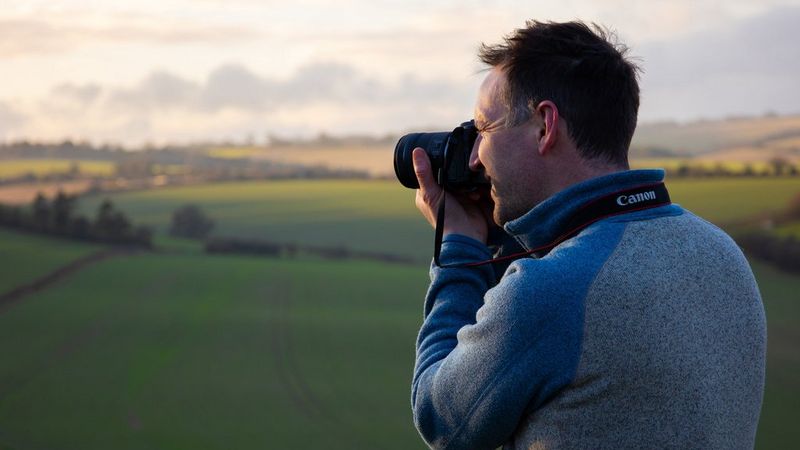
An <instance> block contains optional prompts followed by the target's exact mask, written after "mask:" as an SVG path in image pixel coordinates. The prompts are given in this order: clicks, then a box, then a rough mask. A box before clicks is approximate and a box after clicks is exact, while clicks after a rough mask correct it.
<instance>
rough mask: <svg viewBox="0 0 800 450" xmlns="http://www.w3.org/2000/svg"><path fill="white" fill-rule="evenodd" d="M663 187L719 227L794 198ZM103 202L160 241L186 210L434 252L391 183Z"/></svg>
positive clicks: (697, 186)
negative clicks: (198, 209) (198, 208)
mask: <svg viewBox="0 0 800 450" xmlns="http://www.w3.org/2000/svg"><path fill="white" fill-rule="evenodd" d="M667 186H668V187H669V189H670V193H671V196H672V199H673V201H675V202H677V203H680V204H681V205H682V206H684V207H685V208H687V209H689V210H691V211H693V212H695V213H697V214H699V215H701V216H702V217H704V218H706V219H708V220H710V221H712V222H715V223H718V224H725V223H727V222H729V221H733V220H736V219H740V218H742V217H749V216H751V215H753V214H756V213H759V212H762V211H775V210H781V209H783V208H785V207H786V205H787V204H788V202H789V200H790V199H791V198H792V197H793V196H795V195H800V178H757V179H740V178H735V179H702V180H692V179H676V180H668V184H667ZM110 197H111V198H112V200H113V201H114V204H115V205H116V206H118V207H119V208H120V209H121V210H123V211H125V212H126V213H128V214H129V215H130V216H131V217H134V218H136V220H137V222H141V223H144V224H148V225H152V226H154V227H155V228H156V229H157V231H158V232H159V233H161V234H163V233H165V232H166V229H167V227H168V225H169V222H170V218H171V214H172V212H173V211H175V210H176V209H177V208H178V207H180V206H182V205H184V204H188V203H193V204H197V205H199V206H201V207H202V208H203V210H204V211H205V212H206V213H207V214H208V215H209V216H211V218H212V219H214V220H215V221H216V223H217V227H216V229H215V230H214V234H216V235H225V236H237V237H250V238H259V239H266V240H272V241H276V242H295V243H298V244H307V245H329V246H345V247H348V248H351V249H354V250H371V251H384V252H387V253H395V254H399V255H405V256H411V257H414V258H416V259H417V260H418V261H421V262H424V261H428V260H429V258H430V255H431V247H432V245H433V234H432V233H431V228H430V226H429V225H428V224H427V222H425V221H424V220H423V219H422V218H421V216H420V215H419V214H418V213H417V211H416V209H415V207H414V192H413V191H412V190H410V189H405V188H403V187H402V186H400V184H399V183H397V182H394V181H300V180H298V181H272V182H270V181H264V182H236V183H223V184H213V185H205V186H189V187H176V188H167V189H160V190H151V191H141V192H128V193H120V194H114V195H111V196H110ZM103 198H105V197H104V196H94V197H88V198H84V199H83V200H82V201H81V205H80V207H81V209H82V210H83V211H84V212H85V213H87V214H94V212H95V210H96V209H97V206H98V205H99V204H100V202H101V201H102V199H103Z"/></svg>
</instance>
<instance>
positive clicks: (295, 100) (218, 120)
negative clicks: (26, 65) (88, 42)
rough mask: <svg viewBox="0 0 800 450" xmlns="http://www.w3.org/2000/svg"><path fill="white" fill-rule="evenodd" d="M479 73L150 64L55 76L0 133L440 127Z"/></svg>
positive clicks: (185, 136) (54, 135)
mask: <svg viewBox="0 0 800 450" xmlns="http://www.w3.org/2000/svg"><path fill="white" fill-rule="evenodd" d="M479 82H480V80H479V77H472V78H468V77H464V79H462V80H452V79H448V78H444V77H438V78H422V77H421V76H419V75H416V74H412V73H410V72H406V73H404V74H400V75H398V76H397V77H395V78H394V79H382V78H379V77H377V76H374V75H371V74H369V73H366V72H364V71H362V70H359V69H357V68H355V67H353V66H351V65H347V64H342V63H334V62H321V63H316V64H311V65H306V66H303V67H300V68H299V69H298V70H296V71H295V72H294V73H292V74H291V75H289V76H286V77H274V76H267V75H263V74H259V73H257V72H255V71H253V70H251V69H250V68H248V67H246V66H244V65H240V64H226V65H222V66H219V67H217V68H216V69H214V70H211V71H210V72H209V73H208V75H207V76H206V77H205V78H204V79H203V80H201V81H196V80H190V79H187V78H184V77H181V76H179V75H175V74H173V73H170V72H167V71H156V72H152V73H150V74H149V75H147V76H145V77H144V78H142V79H141V80H140V81H139V82H136V83H133V84H131V85H127V86H114V85H109V84H98V83H87V84H73V83H62V84H59V85H57V86H55V87H54V88H52V89H51V90H50V92H49V93H48V94H47V95H46V96H45V97H44V98H41V99H39V100H38V102H32V103H29V104H28V105H27V109H25V113H26V114H27V116H28V117H30V120H29V121H25V122H22V121H19V120H17V121H15V122H14V124H13V126H11V128H9V130H10V131H13V134H5V136H16V137H27V138H32V139H64V138H71V139H88V140H92V141H95V142H106V141H114V142H123V143H126V144H130V145H139V144H141V143H143V142H156V143H165V142H189V141H197V140H207V139H230V138H234V139H236V138H242V137H244V136H248V135H254V136H266V135H268V134H278V135H281V136H306V137H308V136H312V135H315V134H316V133H318V132H320V131H326V132H329V133H333V134H340V135H341V134H349V133H369V134H384V133H387V132H397V131H399V130H403V129H418V128H425V129H431V128H432V127H436V128H437V129H439V128H441V129H448V128H452V127H454V126H455V125H457V124H458V123H460V122H462V121H463V120H465V119H468V118H469V117H470V115H471V113H470V111H471V110H472V105H473V101H474V96H475V92H476V90H477V85H478V83H479ZM0 113H2V109H0ZM0 117H2V116H0Z"/></svg>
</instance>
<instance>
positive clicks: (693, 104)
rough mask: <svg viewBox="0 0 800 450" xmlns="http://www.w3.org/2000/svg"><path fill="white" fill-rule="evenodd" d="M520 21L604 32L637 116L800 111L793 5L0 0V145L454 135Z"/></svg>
mask: <svg viewBox="0 0 800 450" xmlns="http://www.w3.org/2000/svg"><path fill="white" fill-rule="evenodd" d="M528 19H535V20H542V21H547V20H553V21H565V20H573V19H579V20H584V21H586V22H597V23H600V24H602V25H604V26H606V27H608V28H610V29H612V30H614V31H615V32H616V34H617V36H618V38H619V40H620V41H621V42H622V43H624V44H625V45H627V46H628V47H629V48H630V53H629V55H630V56H631V57H632V58H634V61H635V62H636V63H637V65H639V66H640V67H641V68H642V69H643V72H642V74H641V78H640V85H641V91H642V98H641V107H640V111H639V122H640V123H643V122H653V121H679V122H687V121H692V120H698V119H716V118H725V117H731V116H757V115H763V114H765V113H778V114H795V113H800V89H798V81H797V80H800V46H798V45H797V44H796V43H797V42H800V26H798V25H800V0H728V1H724V2H723V1H709V0H669V1H662V0H651V1H648V2H642V1H627V0H625V1H623V0H562V1H560V2H542V1H535V0H527V1H512V0H508V1H500V0H482V1H472V0H460V1H451V0H442V1H436V2H434V1H430V0H428V1H421V0H403V1H399V0H370V1H366V0H338V1H335V2H334V1H323V0H295V1H292V2H286V1H273V0H224V1H223V0H136V1H113V2H110V1H107V0H105V1H99V0H66V1H53V0H48V1H40V0H26V1H17V0H3V3H2V8H0V74H2V77H3V79H4V82H2V83H0V141H9V140H16V139H30V140H39V141H41V140H61V139H73V140H89V141H91V142H94V143H98V144H102V143H115V144H124V145H129V146H137V145H142V144H145V143H152V144H163V143H188V142H196V141H205V140H216V141H222V140H231V141H239V142H242V141H253V142H256V143H261V142H265V141H266V140H267V139H268V136H270V135H275V136H280V137H284V138H304V137H312V136H315V135H316V134H318V133H321V132H324V133H327V134H332V135H346V134H370V135H382V134H386V133H399V132H405V131H412V130H423V129H424V130H435V129H442V130H444V129H451V128H452V127H454V126H456V125H457V124H458V123H460V122H462V121H464V120H467V119H469V118H471V115H472V109H473V104H474V99H475V93H476V91H477V88H478V86H479V85H480V82H481V80H482V78H483V76H484V74H483V73H482V69H483V68H484V67H483V66H482V65H481V64H480V63H479V61H478V59H477V57H476V50H477V48H478V46H479V45H480V43H482V42H485V43H497V42H500V41H501V40H502V38H503V36H505V35H507V34H508V33H510V32H512V31H513V30H514V29H516V28H519V27H522V26H524V24H525V21H526V20H528Z"/></svg>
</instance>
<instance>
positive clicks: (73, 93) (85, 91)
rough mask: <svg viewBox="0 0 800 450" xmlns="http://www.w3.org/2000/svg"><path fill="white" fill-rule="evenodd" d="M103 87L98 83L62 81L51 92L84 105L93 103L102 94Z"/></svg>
mask: <svg viewBox="0 0 800 450" xmlns="http://www.w3.org/2000/svg"><path fill="white" fill-rule="evenodd" d="M102 90H103V89H102V87H101V86H100V85H99V84H96V83H88V84H84V85H76V84H73V83H62V84H59V85H58V86H56V87H54V88H53V89H52V91H51V93H52V94H53V95H55V96H58V97H62V98H64V99H65V100H67V101H73V102H77V103H79V104H81V105H83V106H86V105H91V104H92V103H94V101H95V100H97V98H98V97H99V96H100V95H101V93H102Z"/></svg>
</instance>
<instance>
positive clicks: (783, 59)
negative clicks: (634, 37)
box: [637, 7, 800, 119]
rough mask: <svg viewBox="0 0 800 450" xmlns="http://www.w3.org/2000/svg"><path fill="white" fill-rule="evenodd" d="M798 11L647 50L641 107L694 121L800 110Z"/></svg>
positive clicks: (651, 113)
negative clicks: (694, 119)
mask: <svg viewBox="0 0 800 450" xmlns="http://www.w3.org/2000/svg"><path fill="white" fill-rule="evenodd" d="M798 23H800V8H791V7H782V8H777V9H774V10H772V11H770V12H768V13H766V14H763V15H760V16H756V17H753V18H750V19H747V20H744V21H741V22H738V23H737V24H735V25H734V26H731V27H729V28H726V29H720V30H718V31H713V32H712V31H707V32H702V33H696V34H693V35H691V36H688V37H685V38H682V39H678V40H675V41H669V42H660V43H652V44H648V45H643V46H642V47H641V49H639V50H638V51H637V53H639V54H642V55H643V56H644V68H645V75H644V77H643V83H642V91H643V108H647V109H646V114H647V115H649V116H652V117H653V118H678V119H691V118H698V117H719V116H724V115H731V114H760V113H763V112H765V111H767V110H772V111H776V112H798V111H800V89H798V88H797V86H798V84H797V80H798V79H800V48H799V47H798V46H797V42H798V41H800V28H798V27H797V24H798Z"/></svg>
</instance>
